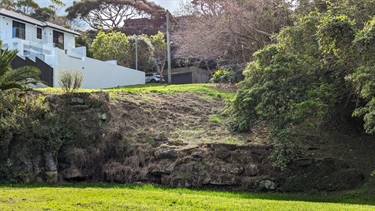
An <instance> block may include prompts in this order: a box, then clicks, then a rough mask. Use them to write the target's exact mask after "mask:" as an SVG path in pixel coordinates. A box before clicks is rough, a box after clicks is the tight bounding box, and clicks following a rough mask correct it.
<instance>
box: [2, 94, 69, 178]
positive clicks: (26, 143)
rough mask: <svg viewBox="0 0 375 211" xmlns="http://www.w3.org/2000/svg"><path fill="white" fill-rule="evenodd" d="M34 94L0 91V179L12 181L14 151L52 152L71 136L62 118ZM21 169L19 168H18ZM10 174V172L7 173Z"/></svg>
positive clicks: (33, 153)
mask: <svg viewBox="0 0 375 211" xmlns="http://www.w3.org/2000/svg"><path fill="white" fill-rule="evenodd" d="M44 101H45V98H44V96H42V95H40V94H36V93H20V92H3V93H0V137H1V138H0V180H2V179H4V180H8V181H11V180H14V179H15V178H12V177H13V176H12V175H16V171H15V170H14V169H13V168H15V167H18V166H15V167H13V163H14V162H16V161H17V156H19V155H17V153H16V152H20V151H23V150H26V153H27V154H29V155H38V154H40V153H41V152H51V153H52V154H56V153H57V152H58V151H59V149H60V148H61V146H62V145H63V144H64V143H65V142H66V141H69V140H71V139H72V137H71V135H69V134H68V129H69V126H68V125H66V123H65V121H64V117H63V116H61V115H59V114H57V113H56V112H54V111H52V110H51V109H50V107H49V106H48V104H46V103H45V102H44ZM21 171H23V169H21ZM10 173H12V174H10Z"/></svg>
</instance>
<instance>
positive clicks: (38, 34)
mask: <svg viewBox="0 0 375 211" xmlns="http://www.w3.org/2000/svg"><path fill="white" fill-rule="evenodd" d="M36 38H38V39H42V29H41V28H36Z"/></svg>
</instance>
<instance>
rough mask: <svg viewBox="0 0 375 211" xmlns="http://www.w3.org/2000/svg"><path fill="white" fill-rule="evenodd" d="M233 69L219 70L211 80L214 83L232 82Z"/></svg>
mask: <svg viewBox="0 0 375 211" xmlns="http://www.w3.org/2000/svg"><path fill="white" fill-rule="evenodd" d="M233 74H234V73H233V71H228V70H218V71H216V72H215V73H214V75H213V77H212V79H211V82H213V83H230V82H232V76H233Z"/></svg>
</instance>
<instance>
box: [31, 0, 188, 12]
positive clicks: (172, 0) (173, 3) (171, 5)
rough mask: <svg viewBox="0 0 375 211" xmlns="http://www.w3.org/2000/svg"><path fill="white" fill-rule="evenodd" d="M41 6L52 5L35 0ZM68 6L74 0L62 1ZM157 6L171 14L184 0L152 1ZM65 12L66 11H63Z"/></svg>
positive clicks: (42, 0) (45, 1)
mask: <svg viewBox="0 0 375 211" xmlns="http://www.w3.org/2000/svg"><path fill="white" fill-rule="evenodd" d="M35 1H36V2H37V3H38V4H39V5H40V6H47V5H49V4H50V2H51V1H50V0H35ZM62 1H63V2H64V3H65V4H66V5H67V6H71V5H72V4H73V1H74V0H62ZM150 1H153V2H155V3H156V4H158V5H160V6H162V7H164V8H166V9H168V10H169V11H170V12H171V13H174V12H175V11H176V10H177V9H178V8H179V4H180V2H182V1H184V0H150ZM62 12H64V11H62Z"/></svg>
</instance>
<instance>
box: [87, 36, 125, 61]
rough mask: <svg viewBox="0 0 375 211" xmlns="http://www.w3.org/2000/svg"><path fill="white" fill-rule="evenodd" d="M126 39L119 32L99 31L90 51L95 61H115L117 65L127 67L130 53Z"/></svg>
mask: <svg viewBox="0 0 375 211" xmlns="http://www.w3.org/2000/svg"><path fill="white" fill-rule="evenodd" d="M129 46H130V43H129V40H128V37H127V36H126V35H125V34H124V33H121V32H114V31H110V32H108V33H105V32H104V31H100V32H99V33H98V35H97V36H96V38H95V39H94V40H93V42H92V44H91V48H90V51H91V53H92V55H93V56H94V58H95V59H100V60H103V61H108V60H117V62H118V64H119V65H122V66H129V65H130V64H129V60H130V58H131V55H130V54H131V52H130V51H129Z"/></svg>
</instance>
